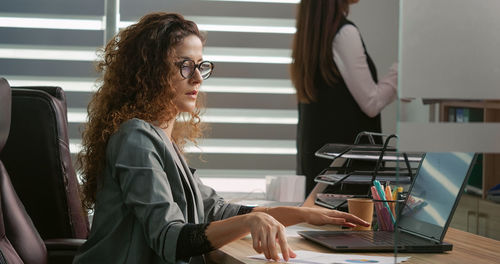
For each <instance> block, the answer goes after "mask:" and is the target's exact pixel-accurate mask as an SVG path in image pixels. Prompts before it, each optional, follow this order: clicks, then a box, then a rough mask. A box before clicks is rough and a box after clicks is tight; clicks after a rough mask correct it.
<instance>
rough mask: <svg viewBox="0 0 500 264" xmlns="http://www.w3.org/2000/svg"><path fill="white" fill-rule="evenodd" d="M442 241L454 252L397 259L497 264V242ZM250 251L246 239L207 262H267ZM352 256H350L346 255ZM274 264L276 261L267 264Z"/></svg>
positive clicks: (308, 245) (468, 237)
mask: <svg viewBox="0 0 500 264" xmlns="http://www.w3.org/2000/svg"><path fill="white" fill-rule="evenodd" d="M445 241H447V242H449V243H452V244H453V250H452V251H449V252H446V253H440V254H421V253H399V254H398V256H410V257H411V258H410V259H409V260H408V261H407V262H403V263H405V264H406V263H409V264H410V263H411V264H429V263H436V264H437V263H439V264H441V263H473V264H482V263H484V264H492V263H499V262H500V241H497V240H493V239H489V238H485V237H481V236H477V235H474V234H471V233H467V232H464V231H460V230H458V229H454V228H449V229H448V232H447V234H446V237H445ZM288 243H289V244H290V246H291V247H292V249H294V250H310V251H317V252H323V253H334V252H333V251H331V250H329V249H327V248H325V247H322V246H320V245H317V244H315V243H313V242H310V241H307V240H305V239H303V238H294V237H292V238H289V239H288ZM256 254H257V253H256V252H255V251H254V250H253V248H252V240H251V238H250V237H245V238H243V239H240V240H238V241H235V242H233V243H230V244H228V245H226V246H224V247H222V248H220V249H219V250H216V251H214V252H212V253H210V254H209V255H208V261H209V263H229V264H236V263H267V262H265V261H260V260H254V259H249V258H247V256H251V255H256ZM347 254H351V253H347ZM352 254H361V255H363V254H364V255H379V256H393V255H394V254H393V253H352ZM269 263H276V262H269Z"/></svg>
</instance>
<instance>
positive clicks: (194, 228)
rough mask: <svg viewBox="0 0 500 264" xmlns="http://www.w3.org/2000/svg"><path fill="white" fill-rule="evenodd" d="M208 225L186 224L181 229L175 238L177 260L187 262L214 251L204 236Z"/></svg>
mask: <svg viewBox="0 0 500 264" xmlns="http://www.w3.org/2000/svg"><path fill="white" fill-rule="evenodd" d="M209 224H210V223H207V224H186V225H184V226H183V227H182V229H181V232H180V233H179V237H178V238H177V249H176V254H177V259H182V260H187V259H189V258H190V257H194V256H200V255H203V254H205V253H207V252H210V251H212V250H214V249H215V248H214V247H213V246H212V244H210V241H208V239H207V236H206V234H205V230H206V229H207V227H208V225H209Z"/></svg>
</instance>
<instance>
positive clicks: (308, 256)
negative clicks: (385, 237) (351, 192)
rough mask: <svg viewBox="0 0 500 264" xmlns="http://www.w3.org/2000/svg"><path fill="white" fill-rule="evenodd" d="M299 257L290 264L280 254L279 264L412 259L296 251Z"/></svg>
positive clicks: (389, 262) (391, 263) (381, 263)
mask: <svg viewBox="0 0 500 264" xmlns="http://www.w3.org/2000/svg"><path fill="white" fill-rule="evenodd" d="M295 254H297V257H295V258H293V259H292V258H291V259H290V260H288V262H285V260H283V258H282V256H281V254H280V258H281V259H280V261H278V262H277V263H303V264H353V263H377V264H394V263H401V262H404V261H407V260H408V259H409V258H410V257H398V258H397V259H395V258H394V257H381V256H366V255H351V254H327V253H318V252H313V251H306V250H297V251H295ZM249 258H252V259H261V260H266V257H265V256H264V255H254V256H249Z"/></svg>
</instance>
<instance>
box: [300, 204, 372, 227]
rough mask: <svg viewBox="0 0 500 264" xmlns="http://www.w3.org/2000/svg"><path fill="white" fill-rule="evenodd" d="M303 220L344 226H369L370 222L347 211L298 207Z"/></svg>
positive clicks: (317, 223) (312, 223) (311, 222)
mask: <svg viewBox="0 0 500 264" xmlns="http://www.w3.org/2000/svg"><path fill="white" fill-rule="evenodd" d="M300 210H301V214H303V216H304V222H306V223H308V224H311V225H326V224H332V225H342V226H345V227H355V226H357V225H360V226H369V225H370V224H371V223H368V222H366V221H364V220H363V219H361V218H359V217H357V216H355V215H353V214H349V213H345V212H341V211H337V210H331V209H326V208H313V207H300Z"/></svg>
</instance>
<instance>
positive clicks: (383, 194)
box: [373, 180, 396, 225]
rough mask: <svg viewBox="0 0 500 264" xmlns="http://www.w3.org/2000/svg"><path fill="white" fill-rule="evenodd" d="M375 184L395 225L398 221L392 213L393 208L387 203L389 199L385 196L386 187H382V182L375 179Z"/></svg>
mask: <svg viewBox="0 0 500 264" xmlns="http://www.w3.org/2000/svg"><path fill="white" fill-rule="evenodd" d="M373 185H374V186H375V188H377V192H378V195H379V196H380V198H381V200H384V202H383V204H384V206H385V208H387V210H388V211H389V215H390V218H391V221H392V224H393V225H394V224H395V223H396V219H394V216H393V215H392V213H391V208H390V207H389V204H388V203H387V199H386V198H385V193H384V189H383V188H382V185H381V184H380V182H379V181H378V180H374V181H373Z"/></svg>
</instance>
